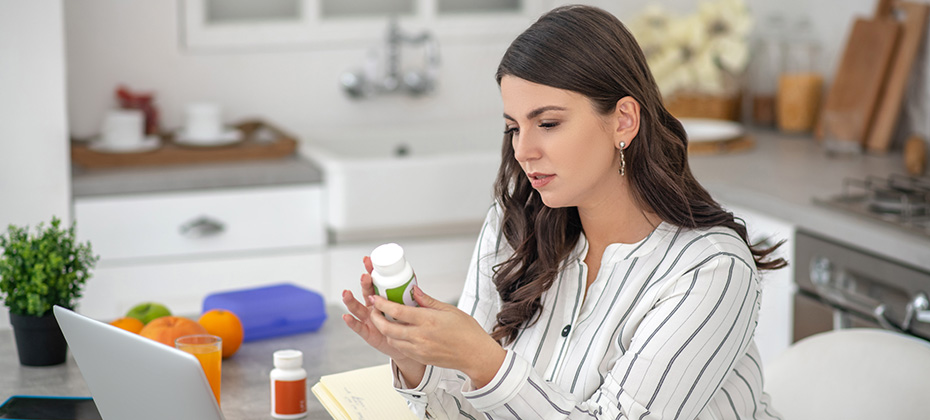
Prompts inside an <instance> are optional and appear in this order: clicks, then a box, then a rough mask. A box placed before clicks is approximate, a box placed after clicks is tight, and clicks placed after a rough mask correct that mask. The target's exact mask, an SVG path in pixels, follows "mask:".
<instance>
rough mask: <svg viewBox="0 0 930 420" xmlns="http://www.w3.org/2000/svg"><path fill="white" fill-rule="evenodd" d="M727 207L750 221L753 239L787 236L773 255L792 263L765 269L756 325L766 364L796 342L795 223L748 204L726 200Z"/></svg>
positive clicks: (774, 240) (768, 240)
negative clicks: (754, 208) (793, 261)
mask: <svg viewBox="0 0 930 420" xmlns="http://www.w3.org/2000/svg"><path fill="white" fill-rule="evenodd" d="M724 207H725V208H727V209H728V210H729V211H731V212H733V214H734V215H735V216H736V217H739V218H742V219H743V220H744V221H745V222H746V227H747V230H748V232H749V239H750V242H752V243H759V242H762V241H764V242H765V243H767V244H775V243H778V242H779V241H781V240H785V243H784V244H783V245H782V246H781V247H779V248H778V249H777V250H776V251H775V253H773V256H774V257H775V258H778V257H781V258H784V259H786V260H788V264H789V267H785V268H782V269H780V270H775V271H763V272H762V305H761V308H760V310H759V319H758V323H757V325H756V332H755V341H756V345H757V346H758V347H759V353H760V355H761V356H762V360H761V362H762V363H763V364H765V363H767V362H769V361H771V360H772V359H773V358H774V357H775V356H778V355H779V354H781V352H783V351H784V350H785V349H787V348H788V346H789V345H791V342H792V321H793V308H794V306H793V305H794V303H793V302H794V301H793V298H792V297H793V295H794V291H795V289H796V286H795V283H794V275H793V274H792V273H793V272H792V269H791V267H790V264H791V263H792V258H793V256H794V231H795V227H794V226H793V225H792V224H790V223H788V222H785V221H783V220H780V219H777V218H775V217H773V216H771V215H768V214H764V213H760V212H758V211H754V210H750V209H748V208H743V207H739V206H732V205H727V204H726V203H724Z"/></svg>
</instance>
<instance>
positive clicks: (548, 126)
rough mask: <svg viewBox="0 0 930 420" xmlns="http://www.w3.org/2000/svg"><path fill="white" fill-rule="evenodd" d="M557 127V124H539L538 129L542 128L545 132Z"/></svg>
mask: <svg viewBox="0 0 930 420" xmlns="http://www.w3.org/2000/svg"><path fill="white" fill-rule="evenodd" d="M558 125H559V123H557V122H541V123H539V128H544V129H546V130H548V129H551V128H555V127H557V126H558Z"/></svg>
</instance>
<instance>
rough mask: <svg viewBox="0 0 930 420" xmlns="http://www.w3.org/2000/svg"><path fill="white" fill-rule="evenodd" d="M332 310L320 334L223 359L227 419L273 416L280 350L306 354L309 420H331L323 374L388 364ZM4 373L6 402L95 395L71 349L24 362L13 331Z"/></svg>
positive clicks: (5, 336)
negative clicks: (319, 389) (58, 357)
mask: <svg viewBox="0 0 930 420" xmlns="http://www.w3.org/2000/svg"><path fill="white" fill-rule="evenodd" d="M327 311H328V314H329V318H328V319H327V320H326V322H325V323H324V324H323V327H322V328H320V329H319V330H317V331H315V332H312V333H305V334H296V335H290V336H284V337H278V338H273V339H267V340H259V341H252V342H247V343H243V344H242V347H240V349H239V351H238V352H237V353H236V354H235V355H234V356H233V357H231V358H229V359H226V360H223V382H222V392H221V396H220V399H221V401H222V404H221V406H222V410H223V414H224V415H225V416H226V418H227V419H229V420H239V419H242V420H246V419H248V420H253V419H271V418H272V417H271V415H270V410H271V405H270V388H269V386H270V385H269V383H270V382H269V379H268V374H269V373H270V372H271V369H272V368H273V365H272V354H273V353H274V351H275V350H281V349H297V350H300V351H302V352H303V354H304V369H306V370H307V385H308V389H307V405H308V415H307V417H305V418H306V419H326V418H330V417H329V415H328V414H327V413H326V410H325V409H324V408H323V406H322V405H321V404H320V402H319V401H318V400H317V399H316V397H314V396H313V394H312V393H311V392H310V390H309V387H310V386H312V385H313V384H316V383H317V382H318V381H319V379H320V376H322V375H329V374H333V373H338V372H343V371H346V370H352V369H358V368H363V367H368V366H375V365H379V364H384V363H387V362H388V359H387V357H386V356H384V355H382V354H381V353H378V352H377V351H375V350H374V349H372V348H370V347H368V345H366V344H365V342H364V341H362V339H361V338H359V337H358V336H356V335H355V333H354V332H352V330H350V329H349V328H348V327H346V326H345V323H344V322H342V319H341V318H340V317H341V315H342V313H343V312H344V309H343V308H342V307H341V306H330V307H328V308H327ZM0 372H2V374H0V402H2V401H5V400H6V399H7V398H8V397H10V396H11V395H55V396H89V395H90V391H89V390H88V388H87V385H86V384H85V383H84V379H83V377H82V376H81V372H80V370H79V369H78V366H77V364H76V363H75V361H74V359H73V358H72V357H71V355H70V353H69V355H68V361H67V362H66V363H65V364H62V365H58V366H49V367H26V366H22V365H20V364H19V359H18V358H17V356H16V344H15V342H14V341H13V332H12V331H10V330H5V331H0ZM126 384H127V385H128V386H131V385H132V379H131V378H127V379H126ZM387 386H390V384H387Z"/></svg>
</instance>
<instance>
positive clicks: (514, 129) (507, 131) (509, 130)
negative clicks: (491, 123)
mask: <svg viewBox="0 0 930 420" xmlns="http://www.w3.org/2000/svg"><path fill="white" fill-rule="evenodd" d="M519 132H520V129H519V128H517V127H504V134H505V135H513V134H517V133H519Z"/></svg>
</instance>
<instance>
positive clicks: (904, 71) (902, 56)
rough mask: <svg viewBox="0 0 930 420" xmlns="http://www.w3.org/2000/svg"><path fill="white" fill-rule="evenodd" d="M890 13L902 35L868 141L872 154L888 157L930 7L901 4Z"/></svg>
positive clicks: (919, 4) (903, 2)
mask: <svg viewBox="0 0 930 420" xmlns="http://www.w3.org/2000/svg"><path fill="white" fill-rule="evenodd" d="M888 12H889V13H893V14H895V15H901V34H900V36H899V40H898V46H897V50H896V51H895V54H894V58H893V61H892V64H891V68H890V70H889V73H888V77H887V80H886V82H885V89H884V92H883V93H882V96H881V99H880V101H879V103H878V108H877V109H876V112H875V117H874V118H875V120H874V122H873V124H872V127H871V129H870V130H869V134H868V137H867V138H866V148H867V149H868V150H869V151H870V152H873V153H885V152H887V151H888V148H889V146H891V140H892V136H893V135H894V131H895V128H896V127H897V125H898V120H899V118H900V116H901V108H902V105H903V103H904V93H905V91H906V89H907V83H908V80H909V79H910V76H911V74H912V73H913V70H914V60H915V59H916V57H917V53H918V50H919V49H920V46H921V40H922V39H923V36H924V33H925V32H926V30H927V20H928V17H930V4H926V3H914V2H908V1H899V2H897V4H896V5H895V6H894V10H893V11H888ZM877 13H878V14H879V17H880V18H881V17H883V13H886V11H884V10H881V9H879V10H878V12H877ZM887 17H889V18H891V17H892V16H887Z"/></svg>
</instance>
